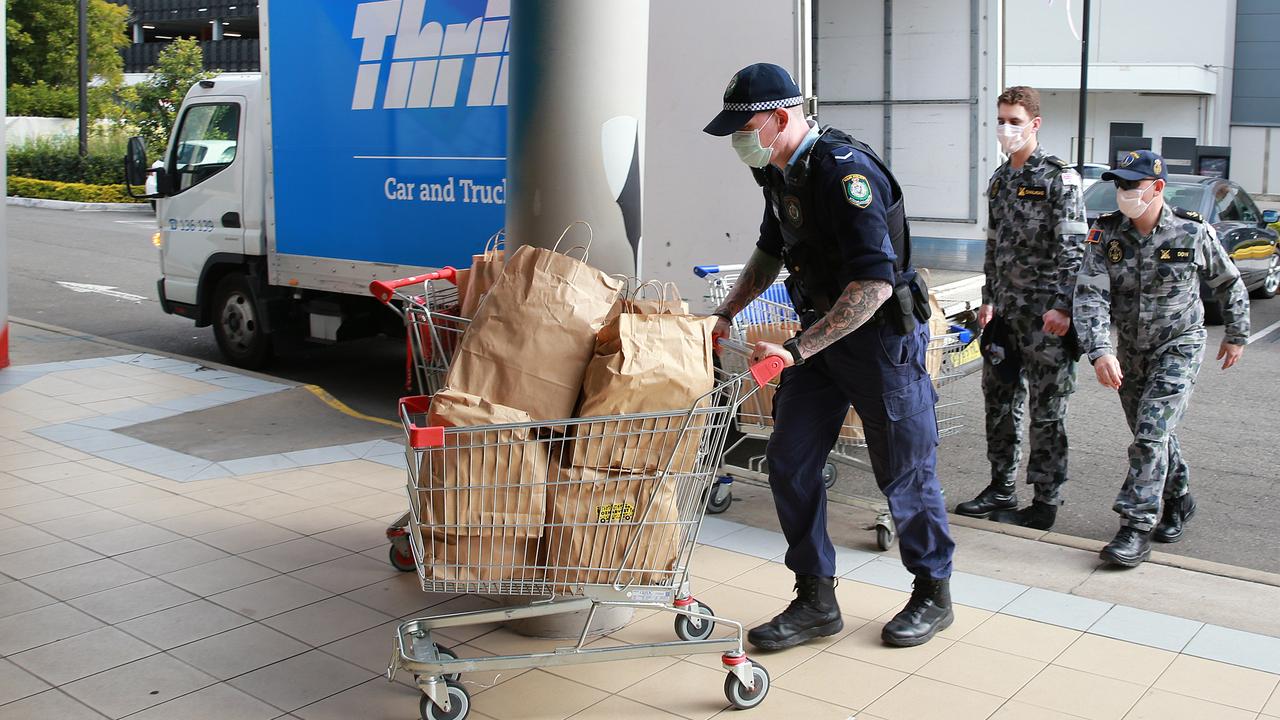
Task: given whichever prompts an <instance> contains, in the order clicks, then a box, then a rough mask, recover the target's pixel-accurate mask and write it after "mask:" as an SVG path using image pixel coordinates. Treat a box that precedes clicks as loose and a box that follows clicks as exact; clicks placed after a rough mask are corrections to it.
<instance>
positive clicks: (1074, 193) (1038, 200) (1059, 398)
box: [982, 147, 1088, 505]
mask: <svg viewBox="0 0 1280 720" xmlns="http://www.w3.org/2000/svg"><path fill="white" fill-rule="evenodd" d="M1082 195H1083V193H1082V192H1081V185H1080V176H1079V174H1078V173H1076V171H1075V170H1073V169H1070V168H1069V167H1067V164H1066V163H1065V162H1064V161H1063V160H1060V159H1059V158H1057V157H1054V156H1052V155H1049V154H1048V153H1046V152H1045V151H1044V149H1043V148H1039V147H1037V148H1036V149H1035V151H1034V152H1032V153H1031V156H1030V157H1029V158H1027V161H1026V162H1025V163H1024V164H1023V165H1022V167H1021V168H1013V167H1012V166H1010V164H1009V163H1008V162H1006V163H1005V164H1004V165H1002V166H1000V168H999V169H998V170H996V172H995V174H994V175H992V176H991V184H990V185H989V186H988V188H987V198H988V207H989V216H990V220H989V221H988V224H987V252H986V262H985V263H984V267H983V269H984V270H985V272H986V276H987V281H986V284H985V286H984V287H983V290H982V302H983V304H984V305H992V306H994V308H995V313H996V314H997V315H999V316H1000V317H1001V318H1003V319H1004V320H1005V322H1006V323H1007V325H1008V328H1009V339H1010V344H1011V345H1012V346H1013V348H1011V349H1012V350H1014V351H1016V352H1018V354H1019V355H1020V356H1021V361H1022V370H1021V372H1019V374H1018V377H1017V378H1016V379H1015V380H1013V381H1008V380H1005V379H1002V378H1001V377H1000V376H999V375H998V374H997V373H996V372H995V370H994V368H993V366H992V365H991V363H990V362H984V363H983V368H982V392H983V395H984V397H985V400H986V416H987V459H988V460H990V461H991V482H992V484H993V485H996V486H1003V487H1008V488H1010V489H1012V487H1013V485H1014V477H1015V475H1016V473H1017V471H1018V462H1019V455H1020V447H1019V446H1020V444H1021V439H1020V434H1021V425H1022V417H1023V405H1024V403H1025V404H1026V405H1027V407H1028V411H1029V413H1030V415H1031V442H1030V445H1031V452H1030V456H1029V457H1028V459H1027V482H1028V483H1031V484H1033V485H1035V489H1036V496H1035V499H1036V500H1038V501H1040V502H1042V503H1046V504H1050V505H1060V504H1061V503H1062V500H1061V497H1060V493H1059V489H1060V488H1061V486H1062V484H1063V483H1065V482H1066V481H1067V432H1066V426H1065V420H1066V416H1067V398H1068V397H1070V395H1071V393H1072V392H1074V391H1075V358H1074V357H1071V356H1069V354H1068V352H1067V350H1066V349H1065V347H1064V344H1063V338H1060V337H1057V336H1055V335H1050V334H1048V333H1046V332H1044V327H1043V326H1044V321H1043V318H1042V316H1043V315H1044V313H1046V312H1048V311H1049V310H1051V309H1057V310H1061V311H1063V312H1065V313H1068V314H1070V312H1071V297H1072V294H1073V293H1074V291H1075V279H1076V271H1077V270H1078V269H1079V267H1080V256H1081V252H1082V245H1083V240H1084V234H1085V231H1086V230H1087V229H1088V226H1087V225H1086V224H1085V216H1084V201H1083V199H1082Z"/></svg>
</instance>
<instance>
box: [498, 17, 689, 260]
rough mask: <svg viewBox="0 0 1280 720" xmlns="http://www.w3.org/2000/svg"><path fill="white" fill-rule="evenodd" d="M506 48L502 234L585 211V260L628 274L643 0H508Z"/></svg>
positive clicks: (552, 225) (580, 238)
mask: <svg viewBox="0 0 1280 720" xmlns="http://www.w3.org/2000/svg"><path fill="white" fill-rule="evenodd" d="M495 1H496V0H490V2H495ZM510 47H511V56H510V63H511V71H510V101H509V103H510V105H509V108H508V116H507V117H508V130H507V175H508V182H509V183H510V188H511V192H510V194H509V195H508V203H507V214H506V224H507V242H508V243H509V245H510V246H511V247H512V248H514V247H515V246H519V245H534V246H538V247H548V248H549V247H551V246H553V245H554V244H555V242H556V239H557V238H558V237H559V236H560V234H561V232H562V231H563V230H564V229H565V228H566V227H567V226H569V224H571V223H573V222H574V221H576V220H585V221H587V222H588V223H590V224H591V227H592V229H593V231H594V240H593V241H592V244H591V248H590V256H589V258H588V261H589V262H590V264H591V265H593V266H595V267H598V268H600V269H602V270H605V271H606V272H610V273H623V274H626V275H639V274H640V273H641V272H642V271H643V269H642V268H640V267H639V265H640V260H639V258H640V242H641V240H640V238H641V232H640V224H641V190H640V189H641V173H642V170H643V167H644V162H643V152H644V138H643V133H644V126H645V96H646V92H647V79H648V62H649V52H648V47H649V0H610V1H609V2H600V0H539V1H538V2H514V3H512V8H511V41H510ZM691 127H692V125H691ZM586 240H587V238H586V233H585V232H583V231H582V230H581V229H580V228H578V229H575V230H573V231H572V232H571V235H570V237H568V238H567V239H566V241H565V242H564V243H561V250H564V249H566V248H567V247H571V246H573V245H579V244H585V243H586Z"/></svg>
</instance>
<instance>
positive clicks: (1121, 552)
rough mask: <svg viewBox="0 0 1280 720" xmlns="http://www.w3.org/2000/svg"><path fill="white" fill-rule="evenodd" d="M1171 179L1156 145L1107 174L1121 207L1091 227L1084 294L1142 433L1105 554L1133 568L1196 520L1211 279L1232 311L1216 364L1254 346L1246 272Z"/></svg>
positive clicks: (1081, 320)
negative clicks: (1197, 422)
mask: <svg viewBox="0 0 1280 720" xmlns="http://www.w3.org/2000/svg"><path fill="white" fill-rule="evenodd" d="M1165 177H1166V174H1165V168H1164V161H1163V160H1162V159H1161V158H1160V156H1159V155H1156V154H1155V153H1153V152H1151V151H1150V150H1139V151H1136V152H1131V153H1129V154H1128V155H1127V156H1126V157H1125V158H1124V160H1122V161H1121V162H1120V165H1119V167H1117V168H1116V169H1114V170H1110V171H1108V172H1106V173H1103V175H1102V179H1103V180H1114V181H1115V183H1116V202H1117V205H1118V206H1119V208H1120V209H1119V211H1118V212H1113V213H1108V214H1106V215H1103V216H1101V217H1099V218H1098V220H1097V222H1095V223H1094V226H1093V228H1092V229H1091V230H1090V231H1089V236H1088V239H1087V241H1086V243H1085V257H1084V264H1083V267H1082V268H1081V270H1080V277H1079V280H1078V282H1077V285H1076V294H1075V310H1074V320H1075V326H1076V330H1077V332H1078V333H1079V337H1080V345H1081V347H1082V348H1083V349H1084V350H1085V351H1086V352H1087V353H1088V354H1089V359H1090V360H1091V361H1093V367H1094V370H1095V371H1096V372H1097V374H1098V382H1100V383H1102V384H1103V385H1105V386H1106V387H1109V388H1114V389H1116V390H1119V391H1120V404H1121V405H1122V406H1124V414H1125V419H1126V420H1128V422H1129V428H1130V429H1131V430H1133V444H1131V445H1130V446H1129V472H1128V475H1127V476H1126V477H1125V481H1124V487H1123V488H1121V490H1120V494H1119V496H1117V497H1116V504H1115V507H1114V509H1115V511H1116V512H1117V513H1119V514H1120V523H1121V527H1120V532H1119V533H1117V534H1116V537H1115V539H1114V540H1112V541H1111V543H1110V544H1109V545H1107V546H1106V547H1105V548H1103V549H1102V553H1101V557H1102V559H1103V560H1106V561H1107V562H1110V563H1113V564H1116V565H1122V566H1125V567H1134V566H1136V565H1139V564H1141V563H1142V561H1144V560H1146V559H1147V558H1148V557H1149V556H1150V555H1151V540H1156V541H1159V542H1177V541H1178V540H1181V539H1182V532H1183V524H1184V523H1185V522H1186V521H1188V520H1190V519H1191V516H1192V515H1193V514H1194V513H1195V509H1196V504H1195V500H1193V499H1192V497H1191V494H1190V492H1189V491H1188V485H1187V481H1188V473H1187V464H1186V462H1185V461H1184V460H1183V459H1182V453H1181V451H1180V448H1179V447H1178V437H1177V435H1175V434H1174V430H1175V429H1176V428H1177V426H1178V421H1179V420H1181V419H1182V414H1183V413H1184V412H1186V409H1187V402H1188V401H1189V400H1190V399H1191V389H1192V387H1194V386H1195V381H1196V375H1197V374H1198V373H1199V371H1200V362H1201V360H1202V359H1203V358H1204V345H1205V329H1204V305H1203V303H1202V302H1201V301H1200V283H1201V281H1203V282H1204V283H1205V284H1206V285H1208V286H1209V287H1210V288H1211V289H1212V290H1213V293H1214V295H1215V296H1216V298H1217V299H1218V301H1219V302H1220V303H1221V304H1222V314H1223V317H1224V319H1225V320H1226V337H1225V338H1224V339H1223V341H1222V345H1221V347H1220V348H1219V349H1218V359H1219V360H1222V368H1223V369H1224V370H1225V369H1227V368H1229V367H1231V366H1232V365H1235V364H1236V362H1237V361H1238V360H1239V359H1240V356H1241V355H1242V354H1243V353H1244V346H1245V343H1247V342H1248V339H1249V300H1248V298H1247V296H1246V294H1245V287H1244V283H1243V282H1242V281H1241V279H1240V272H1239V271H1238V270H1237V269H1236V266H1235V264H1234V263H1232V262H1231V258H1230V257H1228V256H1227V252H1226V250H1224V249H1223V247H1222V245H1221V244H1220V243H1219V242H1218V238H1217V235H1216V234H1215V233H1214V230H1213V226H1212V225H1209V224H1208V223H1206V222H1205V221H1204V218H1202V217H1200V215H1199V214H1198V213H1194V212H1189V211H1186V210H1182V209H1179V208H1171V207H1169V206H1167V205H1165V203H1164V197H1163V196H1162V195H1161V193H1162V192H1163V191H1164V184H1165ZM1112 325H1114V326H1115V330H1116V335H1117V336H1118V338H1119V342H1118V343H1117V345H1118V346H1117V347H1116V348H1113V347H1112V346H1111V327H1112ZM1162 504H1163V506H1164V509H1163V513H1162V512H1161V505H1162ZM1157 520H1159V522H1158V523H1157Z"/></svg>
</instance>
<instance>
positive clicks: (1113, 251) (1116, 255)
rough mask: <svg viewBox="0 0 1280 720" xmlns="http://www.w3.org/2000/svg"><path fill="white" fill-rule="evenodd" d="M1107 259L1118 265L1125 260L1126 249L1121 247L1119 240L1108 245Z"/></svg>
mask: <svg viewBox="0 0 1280 720" xmlns="http://www.w3.org/2000/svg"><path fill="white" fill-rule="evenodd" d="M1107 259H1108V260H1110V261H1111V262H1112V263H1118V262H1120V261H1121V260H1123V259H1124V248H1122V247H1120V241H1119V240H1112V241H1111V242H1109V243H1107Z"/></svg>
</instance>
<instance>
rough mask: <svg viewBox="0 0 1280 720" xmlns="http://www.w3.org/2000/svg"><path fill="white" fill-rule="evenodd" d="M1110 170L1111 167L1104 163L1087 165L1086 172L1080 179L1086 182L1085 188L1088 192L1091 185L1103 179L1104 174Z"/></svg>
mask: <svg viewBox="0 0 1280 720" xmlns="http://www.w3.org/2000/svg"><path fill="white" fill-rule="evenodd" d="M1110 169H1111V166H1110V165H1106V164H1103V163H1085V164H1084V172H1082V173H1080V177H1081V178H1083V180H1084V188H1085V189H1086V190H1088V189H1089V187H1090V186H1091V185H1093V184H1094V183H1096V182H1098V181H1099V180H1101V179H1102V173H1104V172H1106V171H1107V170H1110Z"/></svg>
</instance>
